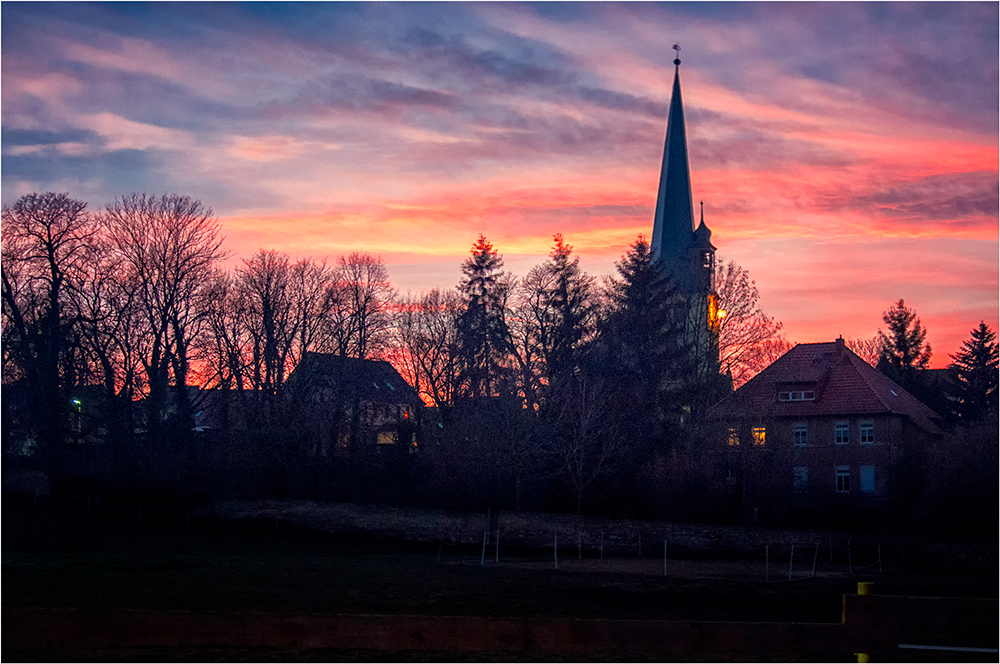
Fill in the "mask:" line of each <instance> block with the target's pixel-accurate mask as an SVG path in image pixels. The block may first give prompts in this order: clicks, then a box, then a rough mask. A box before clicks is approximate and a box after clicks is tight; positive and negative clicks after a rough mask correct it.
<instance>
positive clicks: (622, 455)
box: [549, 376, 629, 514]
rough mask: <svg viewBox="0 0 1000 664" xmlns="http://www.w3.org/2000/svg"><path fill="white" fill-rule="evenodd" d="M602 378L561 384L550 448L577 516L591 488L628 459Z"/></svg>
mask: <svg viewBox="0 0 1000 664" xmlns="http://www.w3.org/2000/svg"><path fill="white" fill-rule="evenodd" d="M604 383H605V381H604V379H602V378H597V377H587V376H580V377H578V378H576V379H574V380H573V381H572V384H564V386H563V388H562V389H563V390H565V392H566V393H565V394H564V395H563V398H560V399H559V400H558V403H559V408H560V411H559V413H558V416H557V419H556V429H555V430H554V431H553V436H552V440H551V442H550V445H549V454H550V455H551V457H552V459H553V467H554V468H555V473H556V476H557V477H558V478H559V479H561V480H562V481H563V482H565V483H566V485H567V487H568V488H569V489H570V490H571V491H572V493H573V497H574V499H575V501H576V513H577V514H580V513H581V511H582V509H583V501H584V498H585V497H586V496H587V495H588V493H589V492H590V491H591V490H592V489H593V488H594V486H595V485H596V484H597V483H598V482H600V481H601V480H604V479H606V478H609V477H612V476H614V475H615V474H616V473H617V472H618V471H619V470H620V469H621V468H622V467H623V466H624V464H625V462H626V460H627V458H628V452H629V446H628V445H627V443H626V440H627V437H626V436H622V435H620V433H621V432H620V431H619V430H618V427H617V426H616V422H617V418H615V417H613V416H612V414H611V413H610V412H608V409H607V400H606V398H605V395H606V387H607V386H606V385H605V384H604Z"/></svg>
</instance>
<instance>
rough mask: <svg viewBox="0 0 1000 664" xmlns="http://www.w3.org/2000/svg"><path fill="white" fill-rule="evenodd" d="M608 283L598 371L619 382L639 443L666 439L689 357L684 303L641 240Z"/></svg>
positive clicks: (623, 408) (622, 406) (622, 405)
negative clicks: (684, 327)
mask: <svg viewBox="0 0 1000 664" xmlns="http://www.w3.org/2000/svg"><path fill="white" fill-rule="evenodd" d="M615 268H616V270H617V272H618V277H617V278H615V279H612V280H611V281H610V283H609V288H608V298H609V300H610V302H609V306H610V313H609V315H608V317H607V320H606V321H605V323H604V325H603V330H602V333H601V336H602V339H601V343H600V348H599V350H598V355H597V356H596V364H595V365H594V368H597V369H599V370H600V371H602V372H604V371H606V372H608V373H610V374H612V375H614V376H615V378H616V381H614V382H615V383H616V384H617V387H618V390H617V391H618V397H619V399H620V402H619V404H618V411H617V412H618V416H620V417H624V418H627V419H626V421H628V422H629V423H630V424H629V426H630V427H633V428H634V429H635V435H636V436H638V439H642V438H647V439H649V438H652V439H656V438H661V439H662V435H661V432H662V427H663V426H664V425H665V424H667V423H668V422H674V421H678V418H679V417H680V413H679V408H680V407H681V404H680V401H679V400H678V399H676V398H674V397H676V396H677V394H678V393H679V392H680V391H681V390H682V389H683V386H684V383H685V377H686V374H685V368H690V367H686V364H687V363H686V359H687V356H688V353H687V352H686V349H685V346H684V341H683V340H684V330H683V320H684V317H683V313H684V312H683V303H684V302H683V298H681V297H680V296H679V295H678V293H677V290H676V288H675V287H674V285H673V283H672V282H671V281H670V280H669V279H668V278H667V277H666V276H665V275H664V274H663V271H662V270H661V269H660V266H659V264H658V263H657V262H655V261H654V259H653V255H652V253H651V252H650V247H649V243H648V242H647V241H646V240H645V239H644V238H642V236H640V237H639V238H638V239H637V240H636V241H635V242H634V243H633V244H632V246H631V247H630V248H629V251H628V253H627V254H626V255H625V256H623V257H622V260H620V261H618V262H617V263H616V264H615Z"/></svg>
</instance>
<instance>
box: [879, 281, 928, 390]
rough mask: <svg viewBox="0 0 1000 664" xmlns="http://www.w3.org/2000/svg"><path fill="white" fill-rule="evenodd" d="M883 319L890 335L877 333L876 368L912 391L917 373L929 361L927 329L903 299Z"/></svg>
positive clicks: (880, 331)
mask: <svg viewBox="0 0 1000 664" xmlns="http://www.w3.org/2000/svg"><path fill="white" fill-rule="evenodd" d="M882 320H883V321H885V324H886V325H888V326H889V332H888V334H886V333H885V332H882V330H879V332H878V336H879V344H880V345H881V348H880V350H879V360H878V369H879V370H880V371H881V372H882V373H884V374H885V375H886V376H888V377H889V378H891V379H892V380H894V381H896V382H897V383H899V384H900V385H902V386H903V387H904V388H906V389H907V390H911V391H912V390H913V389H914V388H915V387H916V386H917V383H916V372H917V371H919V370H922V369H926V368H927V365H928V364H929V363H930V361H931V347H930V344H928V343H926V341H925V339H926V337H927V330H926V329H924V328H923V327H922V326H921V325H920V319H919V318H917V313H916V312H915V311H914V310H913V309H910V308H908V307H907V306H906V304H905V303H904V302H903V300H902V299H900V300H898V301H897V302H896V303H895V304H894V305H892V307H890V308H889V309H888V310H886V311H885V312H884V313H883V314H882Z"/></svg>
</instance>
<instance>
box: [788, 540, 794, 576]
mask: <svg viewBox="0 0 1000 664" xmlns="http://www.w3.org/2000/svg"><path fill="white" fill-rule="evenodd" d="M794 560H795V545H794V544H793V545H792V553H791V554H789V556H788V580H789V581H791V580H792V562H793V561H794Z"/></svg>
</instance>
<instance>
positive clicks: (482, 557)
mask: <svg viewBox="0 0 1000 664" xmlns="http://www.w3.org/2000/svg"><path fill="white" fill-rule="evenodd" d="M489 532H490V531H489V530H484V531H483V552H482V554H480V556H479V566H480V567H482V566H483V565H485V564H486V537H487V536H488V534H489Z"/></svg>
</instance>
